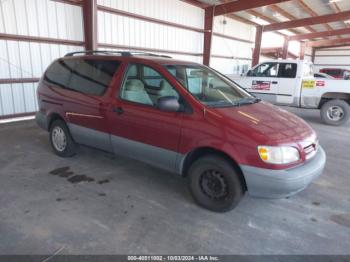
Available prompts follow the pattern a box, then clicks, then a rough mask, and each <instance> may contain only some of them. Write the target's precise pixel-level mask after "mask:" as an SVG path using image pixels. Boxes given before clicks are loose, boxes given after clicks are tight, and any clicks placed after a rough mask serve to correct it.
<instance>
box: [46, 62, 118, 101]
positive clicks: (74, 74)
mask: <svg viewBox="0 0 350 262" xmlns="http://www.w3.org/2000/svg"><path fill="white" fill-rule="evenodd" d="M119 65H120V62H118V61H104V60H91V59H86V60H85V59H73V60H58V61H56V62H55V63H53V64H52V65H51V66H50V67H49V69H48V70H47V71H46V74H45V80H46V81H47V82H48V83H50V84H53V85H56V86H59V87H62V88H65V89H69V90H73V91H77V92H79V93H83V94H89V95H96V96H101V95H103V94H104V93H105V91H106V89H107V88H108V86H109V84H110V83H111V81H112V78H113V75H114V73H115V72H116V71H117V69H118V68H119Z"/></svg>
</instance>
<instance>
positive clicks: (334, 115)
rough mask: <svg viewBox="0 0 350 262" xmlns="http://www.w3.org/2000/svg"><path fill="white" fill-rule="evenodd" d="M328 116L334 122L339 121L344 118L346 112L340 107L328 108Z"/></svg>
mask: <svg viewBox="0 0 350 262" xmlns="http://www.w3.org/2000/svg"><path fill="white" fill-rule="evenodd" d="M327 116H328V118H329V119H330V120H332V121H339V120H341V119H343V117H344V110H343V108H341V107H340V106H332V107H330V108H328V110H327Z"/></svg>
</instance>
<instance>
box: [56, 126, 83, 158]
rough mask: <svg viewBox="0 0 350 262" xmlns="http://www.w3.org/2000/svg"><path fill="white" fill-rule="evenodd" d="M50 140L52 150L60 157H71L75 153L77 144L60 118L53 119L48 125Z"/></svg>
mask: <svg viewBox="0 0 350 262" xmlns="http://www.w3.org/2000/svg"><path fill="white" fill-rule="evenodd" d="M50 142H51V146H52V149H53V151H54V152H55V153H56V154H57V155H59V156H60V157H71V156H73V155H75V153H76V148H77V145H76V143H75V142H74V140H73V138H72V136H71V135H70V132H69V130H68V127H67V125H66V123H65V122H64V121H62V120H55V121H54V122H53V123H52V125H51V126H50Z"/></svg>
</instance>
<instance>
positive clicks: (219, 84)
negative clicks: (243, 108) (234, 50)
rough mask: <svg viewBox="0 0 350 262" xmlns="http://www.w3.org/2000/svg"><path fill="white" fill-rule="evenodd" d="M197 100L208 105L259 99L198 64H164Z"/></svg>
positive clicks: (216, 105)
mask: <svg viewBox="0 0 350 262" xmlns="http://www.w3.org/2000/svg"><path fill="white" fill-rule="evenodd" d="M165 67H166V69H167V70H168V71H169V72H170V73H171V74H172V75H173V76H174V77H175V78H176V79H177V80H178V81H179V82H180V83H181V85H182V86H183V87H184V88H186V90H188V92H190V93H191V94H192V95H193V96H194V97H195V98H196V99H197V100H199V101H200V102H201V103H203V104H205V105H207V106H210V107H225V106H239V105H243V104H252V103H256V102H258V101H259V100H258V99H257V98H255V97H253V96H252V95H250V94H249V93H247V92H246V91H244V90H242V89H241V88H239V87H238V86H237V85H236V84H234V83H233V82H231V81H230V80H228V79H226V78H225V77H224V76H221V75H220V74H219V73H217V72H215V71H214V70H211V69H209V68H207V67H204V66H200V65H165Z"/></svg>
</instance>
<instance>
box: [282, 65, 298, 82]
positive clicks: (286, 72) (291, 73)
mask: <svg viewBox="0 0 350 262" xmlns="http://www.w3.org/2000/svg"><path fill="white" fill-rule="evenodd" d="M296 75H297V64H295V63H281V64H280V66H279V77H283V78H295V77H296Z"/></svg>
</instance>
